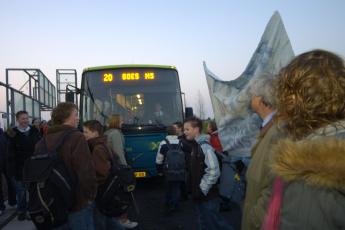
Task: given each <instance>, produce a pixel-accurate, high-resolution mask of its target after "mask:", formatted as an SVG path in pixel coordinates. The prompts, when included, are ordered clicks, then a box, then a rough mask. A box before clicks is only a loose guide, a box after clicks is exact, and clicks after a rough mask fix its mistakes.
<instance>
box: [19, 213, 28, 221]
mask: <svg viewBox="0 0 345 230" xmlns="http://www.w3.org/2000/svg"><path fill="white" fill-rule="evenodd" d="M17 219H18V220H19V221H24V220H25V219H26V214H25V212H21V213H18V216H17Z"/></svg>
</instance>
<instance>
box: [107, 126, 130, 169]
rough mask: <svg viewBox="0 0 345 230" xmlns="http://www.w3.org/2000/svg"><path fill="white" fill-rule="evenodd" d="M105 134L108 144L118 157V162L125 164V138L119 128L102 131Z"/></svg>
mask: <svg viewBox="0 0 345 230" xmlns="http://www.w3.org/2000/svg"><path fill="white" fill-rule="evenodd" d="M104 135H105V136H107V140H108V144H109V145H110V147H111V149H112V150H113V151H114V153H115V154H116V155H117V156H118V157H119V160H120V163H121V164H123V165H127V161H126V156H125V150H124V149H125V138H124V137H123V134H122V132H121V130H119V129H109V130H108V131H106V132H105V133H104Z"/></svg>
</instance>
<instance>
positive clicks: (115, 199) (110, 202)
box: [96, 153, 136, 217]
mask: <svg viewBox="0 0 345 230" xmlns="http://www.w3.org/2000/svg"><path fill="white" fill-rule="evenodd" d="M111 156H112V159H111V168H110V173H109V175H108V177H107V179H106V180H105V182H104V183H103V184H102V185H100V186H99V187H98V191H97V196H96V207H97V209H98V210H99V212H100V213H102V214H103V215H105V216H108V217H118V216H120V215H122V214H123V213H125V212H126V211H127V209H128V208H129V206H130V205H131V203H132V202H131V198H132V196H133V194H132V192H133V191H134V189H135V186H136V180H135V176H134V172H133V170H132V168H131V167H130V166H128V165H121V164H119V163H118V159H116V158H115V157H114V155H113V153H111Z"/></svg>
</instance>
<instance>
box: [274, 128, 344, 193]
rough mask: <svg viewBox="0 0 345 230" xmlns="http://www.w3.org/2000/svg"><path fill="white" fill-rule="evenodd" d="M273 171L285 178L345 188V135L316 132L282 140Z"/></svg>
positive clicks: (289, 180) (324, 186) (323, 186)
mask: <svg viewBox="0 0 345 230" xmlns="http://www.w3.org/2000/svg"><path fill="white" fill-rule="evenodd" d="M273 151H274V156H275V157H274V161H273V165H272V169H273V172H274V173H275V174H276V175H278V176H280V177H281V178H283V180H284V181H287V182H292V181H304V182H305V183H307V184H310V185H313V186H318V187H321V188H329V189H336V190H340V191H342V192H345V139H343V137H339V136H337V134H336V135H330V136H328V135H326V136H317V137H316V136H315V135H311V138H307V139H305V140H303V141H298V142H294V141H292V140H287V139H285V140H282V141H280V142H279V143H278V144H277V145H276V146H275V147H274V149H273Z"/></svg>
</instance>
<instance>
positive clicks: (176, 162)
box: [156, 126, 186, 213]
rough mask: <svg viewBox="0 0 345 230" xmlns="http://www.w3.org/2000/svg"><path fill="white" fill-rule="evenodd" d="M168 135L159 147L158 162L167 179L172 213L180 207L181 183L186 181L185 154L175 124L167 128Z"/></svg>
mask: <svg viewBox="0 0 345 230" xmlns="http://www.w3.org/2000/svg"><path fill="white" fill-rule="evenodd" d="M167 133H168V136H167V137H166V139H165V140H163V141H162V142H161V143H160V145H159V148H158V152H157V157H156V164H157V171H158V172H159V173H160V174H162V173H164V175H165V179H166V201H165V203H166V206H167V212H168V213H172V212H174V211H176V209H177V207H178V201H179V200H180V194H181V185H182V183H183V182H184V181H185V177H186V176H185V172H186V164H185V154H184V152H183V151H182V149H181V145H180V143H179V139H178V136H177V135H176V130H175V128H174V127H173V126H169V127H168V128H167Z"/></svg>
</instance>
